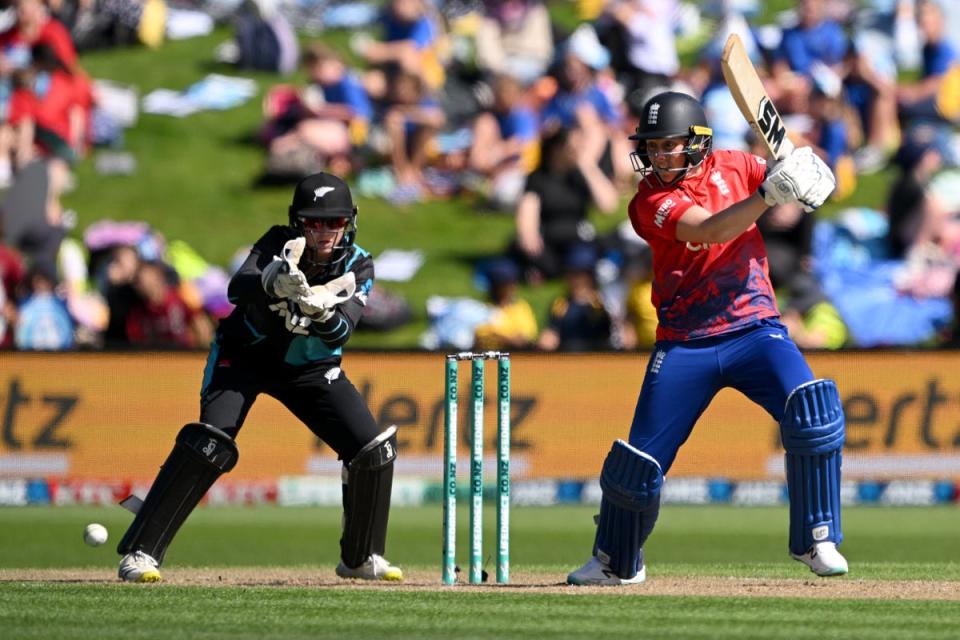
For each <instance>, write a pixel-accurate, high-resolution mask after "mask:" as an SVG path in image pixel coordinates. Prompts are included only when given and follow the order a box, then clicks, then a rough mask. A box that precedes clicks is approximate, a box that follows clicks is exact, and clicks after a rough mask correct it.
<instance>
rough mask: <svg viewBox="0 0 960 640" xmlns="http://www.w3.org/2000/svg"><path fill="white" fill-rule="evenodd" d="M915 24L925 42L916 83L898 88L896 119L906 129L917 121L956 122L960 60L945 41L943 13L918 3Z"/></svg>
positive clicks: (925, 1)
mask: <svg viewBox="0 0 960 640" xmlns="http://www.w3.org/2000/svg"><path fill="white" fill-rule="evenodd" d="M917 24H918V25H919V27H920V32H921V34H922V36H923V39H924V41H925V44H924V45H923V68H922V74H921V79H920V81H919V82H917V83H915V84H903V85H901V86H900V87H899V88H898V90H897V102H898V104H899V113H900V117H901V119H902V120H904V121H905V122H904V124H905V125H906V126H909V125H910V124H913V123H916V122H917V121H920V120H926V121H933V122H938V121H939V122H941V123H942V122H944V121H947V122H951V121H956V120H957V119H958V118H960V90H958V89H957V86H958V85H960V77H958V76H960V56H958V52H957V49H956V47H955V46H954V44H953V43H951V42H950V40H949V39H948V38H947V33H946V23H945V17H944V14H943V9H942V8H941V7H940V5H938V4H937V3H936V2H934V1H933V0H920V2H919V3H918V4H917ZM951 78H955V79H956V80H954V81H952V82H951V81H950V79H951Z"/></svg>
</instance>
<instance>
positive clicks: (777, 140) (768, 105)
mask: <svg viewBox="0 0 960 640" xmlns="http://www.w3.org/2000/svg"><path fill="white" fill-rule="evenodd" d="M757 128H759V129H760V135H762V136H763V137H764V138H765V139H766V140H767V142H769V143H770V147H771V148H773V149H775V150H776V151H778V152H779V151H780V144H781V143H782V142H783V137H784V136H785V135H786V134H787V130H786V129H785V128H784V127H783V124H782V123H781V122H780V116H779V115H777V109H776V107H774V106H773V103H772V102H770V98H768V97H766V96H764V97H763V98H761V100H760V110H759V113H758V115H757Z"/></svg>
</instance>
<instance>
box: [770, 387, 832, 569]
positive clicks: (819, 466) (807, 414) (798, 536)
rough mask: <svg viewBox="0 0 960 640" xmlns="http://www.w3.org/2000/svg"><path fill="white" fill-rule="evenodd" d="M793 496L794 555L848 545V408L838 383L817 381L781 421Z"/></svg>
mask: <svg viewBox="0 0 960 640" xmlns="http://www.w3.org/2000/svg"><path fill="white" fill-rule="evenodd" d="M780 437H781V439H782V440H783V448H784V449H785V450H786V471H787V490H788V492H789V494H790V551H791V552H792V553H795V554H798V555H799V554H802V553H806V552H807V551H808V550H809V549H810V547H811V546H812V545H813V544H814V543H816V542H827V541H830V542H835V543H837V544H839V543H840V542H841V541H842V540H843V533H842V531H841V529H840V466H841V463H842V450H843V440H844V417H843V406H842V404H841V402H840V394H839V393H838V392H837V385H836V384H835V383H834V382H833V380H813V381H812V382H807V383H805V384H802V385H800V386H799V387H797V388H796V389H794V390H793V391H792V392H790V395H789V396H788V397H787V404H786V408H785V411H784V415H783V420H782V421H781V422H780Z"/></svg>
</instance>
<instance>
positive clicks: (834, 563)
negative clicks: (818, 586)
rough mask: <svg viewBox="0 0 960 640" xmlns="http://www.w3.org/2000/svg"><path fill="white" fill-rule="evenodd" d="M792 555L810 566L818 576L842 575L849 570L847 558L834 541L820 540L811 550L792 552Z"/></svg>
mask: <svg viewBox="0 0 960 640" xmlns="http://www.w3.org/2000/svg"><path fill="white" fill-rule="evenodd" d="M790 557H791V558H793V559H794V560H799V561H800V562H802V563H803V564H805V565H807V566H808V567H810V571H813V572H814V573H815V574H817V575H818V576H842V575H844V574H845V573H847V571H849V568H848V567H847V559H846V558H844V557H843V556H842V555H841V554H840V552H839V551H837V545H836V544H834V543H832V542H818V543H816V544H815V545H813V546H812V547H810V551H807V552H806V553H804V554H802V555H797V554H795V553H791V554H790Z"/></svg>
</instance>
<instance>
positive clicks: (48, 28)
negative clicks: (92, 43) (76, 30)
mask: <svg viewBox="0 0 960 640" xmlns="http://www.w3.org/2000/svg"><path fill="white" fill-rule="evenodd" d="M35 44H45V45H47V46H49V47H50V48H51V49H53V52H54V53H55V54H57V58H59V59H60V62H62V63H63V64H64V66H65V67H67V69H71V70H73V69H75V68H76V66H77V50H76V48H75V47H74V46H73V39H72V38H71V37H70V32H69V31H67V28H66V27H64V26H63V24H62V23H60V22H59V21H57V20H54V19H53V18H48V19H47V21H46V22H45V23H43V26H42V27H40V31H39V32H38V33H37V37H36V38H34V39H32V40H30V39H28V38H27V37H26V36H25V35H24V34H23V32H22V31H20V28H19V27H18V26H17V25H14V26H12V27H11V28H10V29H9V30H7V31H4V32H3V33H0V51H2V52H4V53H7V52H8V50H9V49H15V48H22V49H29V48H30V47H32V46H33V45H35ZM27 53H29V51H27Z"/></svg>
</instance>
